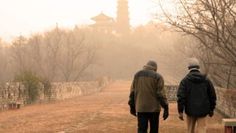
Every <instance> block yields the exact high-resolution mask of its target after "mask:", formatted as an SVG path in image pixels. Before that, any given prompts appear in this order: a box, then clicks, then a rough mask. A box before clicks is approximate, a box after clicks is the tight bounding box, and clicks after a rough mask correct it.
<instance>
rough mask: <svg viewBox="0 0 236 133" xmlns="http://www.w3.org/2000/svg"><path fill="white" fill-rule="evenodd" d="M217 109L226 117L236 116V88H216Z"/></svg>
mask: <svg viewBox="0 0 236 133" xmlns="http://www.w3.org/2000/svg"><path fill="white" fill-rule="evenodd" d="M216 94H217V110H218V111H220V112H221V113H223V114H224V115H226V116H227V117H232V118H236V89H224V88H216Z"/></svg>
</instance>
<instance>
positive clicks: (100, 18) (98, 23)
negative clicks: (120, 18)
mask: <svg viewBox="0 0 236 133" xmlns="http://www.w3.org/2000/svg"><path fill="white" fill-rule="evenodd" d="M91 19H92V20H93V21H95V24H93V25H91V26H92V27H93V28H94V29H95V30H96V31H99V32H105V33H111V32H112V31H113V28H114V23H115V22H114V19H113V18H112V17H109V16H107V15H105V14H104V13H103V12H101V13H100V14H99V15H97V16H95V17H93V18H91Z"/></svg>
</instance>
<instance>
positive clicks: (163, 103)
mask: <svg viewBox="0 0 236 133" xmlns="http://www.w3.org/2000/svg"><path fill="white" fill-rule="evenodd" d="M157 85H158V87H157V88H158V89H157V98H158V100H160V104H161V106H162V108H164V109H165V108H168V102H167V98H166V91H165V89H164V79H163V77H162V76H161V77H160V78H159V80H158V83H157Z"/></svg>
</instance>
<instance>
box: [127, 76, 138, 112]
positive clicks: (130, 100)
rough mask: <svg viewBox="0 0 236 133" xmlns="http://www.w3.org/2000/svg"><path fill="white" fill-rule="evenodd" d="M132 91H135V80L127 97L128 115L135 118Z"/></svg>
mask: <svg viewBox="0 0 236 133" xmlns="http://www.w3.org/2000/svg"><path fill="white" fill-rule="evenodd" d="M134 89H135V79H134V80H133V82H132V85H131V88H130V95H129V101H128V104H129V106H130V113H131V114H132V115H134V116H136V109H135V100H134Z"/></svg>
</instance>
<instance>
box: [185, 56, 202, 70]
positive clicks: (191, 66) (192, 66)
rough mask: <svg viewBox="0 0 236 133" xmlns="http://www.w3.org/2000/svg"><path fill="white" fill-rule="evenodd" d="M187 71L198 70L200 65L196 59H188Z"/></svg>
mask: <svg viewBox="0 0 236 133" xmlns="http://www.w3.org/2000/svg"><path fill="white" fill-rule="evenodd" d="M188 69H189V70H190V71H191V70H199V69H200V63H199V61H198V59H197V58H190V59H189V62H188Z"/></svg>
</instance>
